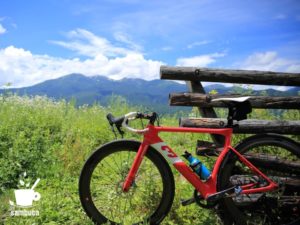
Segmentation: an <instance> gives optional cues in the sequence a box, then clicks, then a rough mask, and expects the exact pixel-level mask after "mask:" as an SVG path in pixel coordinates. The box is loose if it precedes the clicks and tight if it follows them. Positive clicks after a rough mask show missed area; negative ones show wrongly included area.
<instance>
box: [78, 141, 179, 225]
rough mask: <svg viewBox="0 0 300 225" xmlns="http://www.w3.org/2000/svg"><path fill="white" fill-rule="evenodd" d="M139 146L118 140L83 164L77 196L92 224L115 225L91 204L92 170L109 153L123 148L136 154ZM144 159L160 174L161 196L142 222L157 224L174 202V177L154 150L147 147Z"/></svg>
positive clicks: (103, 147) (104, 146)
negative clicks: (149, 161) (151, 163)
mask: <svg viewBox="0 0 300 225" xmlns="http://www.w3.org/2000/svg"><path fill="white" fill-rule="evenodd" d="M140 145H141V143H140V142H137V141H132V140H119V141H113V142H110V143H107V144H105V145H103V146H101V147H99V148H98V149H97V150H96V151H95V152H94V153H93V154H92V155H91V156H90V157H89V158H88V159H87V161H86V163H85V164H84V166H83V169H82V171H81V174H80V178H79V196H80V201H81V204H82V207H83V209H84V210H85V212H86V214H87V215H88V216H89V217H90V218H91V219H92V221H93V222H94V223H96V224H107V223H109V224H117V223H115V222H114V221H110V220H109V219H107V218H106V217H105V216H104V215H102V214H101V213H100V212H99V211H98V210H97V208H96V207H95V205H94V203H93V199H92V197H91V193H90V187H89V185H90V179H91V176H92V173H93V171H94V168H95V167H96V166H97V164H98V163H99V162H100V161H101V160H102V159H104V158H105V157H106V156H107V155H109V154H110V153H112V152H114V151H119V150H121V149H124V148H126V149H129V150H131V151H135V152H136V151H137V150H138V148H139V146H140ZM145 157H147V158H148V159H149V160H151V161H152V162H153V164H154V165H155V166H156V167H157V169H158V171H159V172H160V174H161V177H162V182H163V194H162V199H161V201H160V204H159V206H158V207H157V209H156V211H155V212H154V213H153V214H152V215H151V216H150V217H149V218H147V219H146V220H144V221H147V224H159V223H160V222H161V221H162V220H163V219H164V218H165V216H166V215H167V214H168V212H169V211H170V209H171V206H172V203H173V200H174V192H175V184H174V177H173V173H172V171H171V168H170V166H169V165H168V163H167V162H166V160H165V159H164V158H163V157H162V156H161V155H160V154H159V153H158V152H157V151H156V150H155V149H154V148H152V147H149V149H148V151H147V153H146V154H145ZM137 224H143V222H142V221H141V222H138V223H137Z"/></svg>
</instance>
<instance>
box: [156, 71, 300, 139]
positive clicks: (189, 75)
mask: <svg viewBox="0 0 300 225" xmlns="http://www.w3.org/2000/svg"><path fill="white" fill-rule="evenodd" d="M160 78H161V79H168V80H181V81H186V83H187V86H188V92H186V93H170V95H169V101H170V105H172V106H196V107H198V109H199V112H200V114H201V116H202V118H193V119H191V118H184V119H181V121H180V126H184V127H214V128H217V127H223V126H225V125H226V121H227V120H226V119H222V118H217V114H216V112H215V111H214V107H226V106H225V105H224V103H222V102H212V101H211V100H212V99H214V98H223V97H233V96H235V97H241V96H242V95H236V94H235V95H228V94H226V95H210V94H207V93H205V90H204V88H203V85H202V84H201V82H203V81H204V82H222V83H236V84H261V85H278V86H300V73H277V72H264V71H248V70H220V69H207V68H195V67H167V66H162V67H161V68H160ZM247 96H248V95H247ZM249 100H250V102H251V105H252V107H253V108H264V109H298V110H299V109H300V96H291V97H272V96H251V98H250V99H249ZM266 132H269V133H279V134H297V135H299V134H300V121H281V120H250V119H248V120H243V121H240V122H239V126H237V127H235V128H234V133H256V134H257V133H266ZM213 139H214V141H215V142H216V143H219V144H222V143H223V141H224V139H223V137H222V136H219V135H213Z"/></svg>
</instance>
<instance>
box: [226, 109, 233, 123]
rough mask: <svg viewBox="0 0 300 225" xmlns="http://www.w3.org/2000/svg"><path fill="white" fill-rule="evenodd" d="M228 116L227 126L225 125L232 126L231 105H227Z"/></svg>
mask: <svg viewBox="0 0 300 225" xmlns="http://www.w3.org/2000/svg"><path fill="white" fill-rule="evenodd" d="M228 110H229V112H228V117H227V126H226V127H233V113H234V112H233V106H229V107H228Z"/></svg>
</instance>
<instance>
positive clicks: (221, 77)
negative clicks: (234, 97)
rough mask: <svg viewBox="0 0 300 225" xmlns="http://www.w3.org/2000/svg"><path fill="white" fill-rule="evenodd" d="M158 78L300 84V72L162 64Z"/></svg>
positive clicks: (286, 84)
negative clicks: (169, 65)
mask: <svg viewBox="0 0 300 225" xmlns="http://www.w3.org/2000/svg"><path fill="white" fill-rule="evenodd" d="M160 78H161V79H167V80H185V81H209V82H222V83H238V84H264V85H283V86H300V73H277V72H268V71H256V70H223V69H222V70H220V69H207V68H196V67H168V66H162V67H161V68H160Z"/></svg>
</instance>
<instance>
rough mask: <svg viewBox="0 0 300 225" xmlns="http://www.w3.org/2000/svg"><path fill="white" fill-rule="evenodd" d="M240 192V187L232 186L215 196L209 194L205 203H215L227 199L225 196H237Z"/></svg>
mask: <svg viewBox="0 0 300 225" xmlns="http://www.w3.org/2000/svg"><path fill="white" fill-rule="evenodd" d="M240 192H241V189H240V187H238V186H233V187H231V188H228V189H225V190H223V191H219V192H217V193H215V194H211V195H209V196H208V197H207V199H206V201H207V202H216V201H218V200H220V199H221V198H224V197H227V194H229V193H230V194H232V193H233V194H236V195H238V194H239V193H240Z"/></svg>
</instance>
